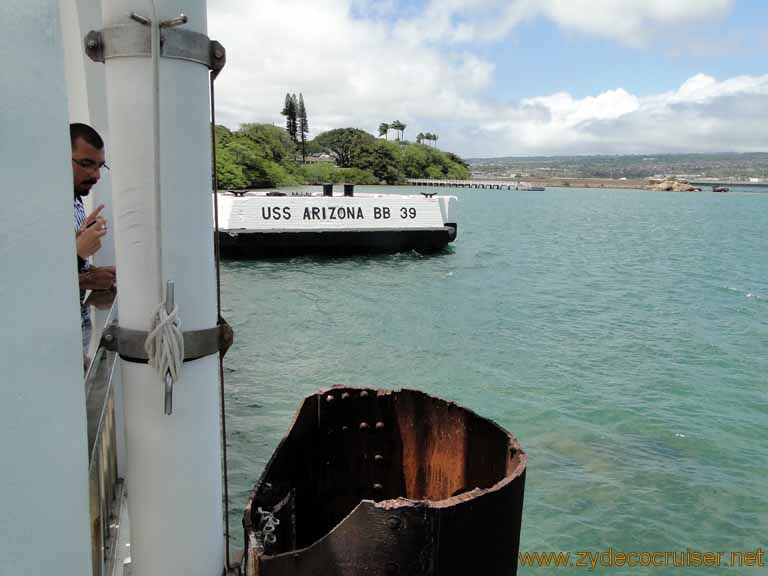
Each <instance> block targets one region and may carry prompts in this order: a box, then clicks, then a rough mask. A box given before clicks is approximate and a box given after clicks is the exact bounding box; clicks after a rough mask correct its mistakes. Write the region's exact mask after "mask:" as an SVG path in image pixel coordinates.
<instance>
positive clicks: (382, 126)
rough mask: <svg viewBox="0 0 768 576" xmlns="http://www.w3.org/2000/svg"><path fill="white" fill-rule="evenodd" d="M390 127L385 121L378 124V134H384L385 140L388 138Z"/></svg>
mask: <svg viewBox="0 0 768 576" xmlns="http://www.w3.org/2000/svg"><path fill="white" fill-rule="evenodd" d="M390 128H391V126H390V125H389V124H387V123H386V122H382V123H381V124H379V136H384V139H385V140H389V138H388V136H389V129H390Z"/></svg>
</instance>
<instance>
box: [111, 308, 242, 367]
mask: <svg viewBox="0 0 768 576" xmlns="http://www.w3.org/2000/svg"><path fill="white" fill-rule="evenodd" d="M147 335H148V332H146V331H144V330H131V329H130V328H123V327H122V326H119V325H118V324H117V323H114V324H110V325H109V326H108V327H107V328H105V329H104V333H103V334H102V336H101V346H103V347H104V348H105V349H106V350H110V351H112V352H117V353H118V354H119V355H120V358H122V359H123V360H126V361H128V362H136V363H138V364H146V363H147V362H149V357H148V356H147V352H146V350H144V342H146V340H147ZM183 335H184V362H189V361H191V360H198V359H200V358H204V357H206V356H210V355H211V354H217V353H218V354H221V355H222V356H224V355H225V354H226V353H227V350H229V347H230V346H231V345H232V342H233V341H234V332H233V330H232V327H231V326H230V325H229V324H228V323H227V321H226V320H224V319H223V318H220V319H219V324H218V325H217V326H214V327H213V328H205V329H203V330H190V331H188V332H184V333H183Z"/></svg>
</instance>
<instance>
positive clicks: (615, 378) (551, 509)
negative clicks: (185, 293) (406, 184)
mask: <svg viewBox="0 0 768 576" xmlns="http://www.w3.org/2000/svg"><path fill="white" fill-rule="evenodd" d="M391 190H392V191H393V192H403V189H391ZM376 191H380V190H379V189H376ZM440 192H441V193H451V194H455V195H457V196H458V197H459V205H458V208H459V218H458V225H459V235H458V239H457V241H456V242H455V243H454V244H453V245H452V246H451V247H450V248H449V250H448V251H447V252H445V253H443V254H440V255H435V256H429V257H422V256H419V255H417V254H411V253H409V254H397V255H392V256H377V257H357V258H351V259H340V258H339V259H317V258H295V259H291V260H268V261H251V262H233V261H230V262H225V263H224V264H223V271H222V284H223V303H224V309H225V311H224V314H225V316H226V317H227V318H228V319H230V321H231V322H232V324H233V326H234V328H235V333H236V340H235V344H234V346H233V348H232V349H231V350H230V352H229V354H228V356H227V359H226V365H227V370H226V372H227V373H226V378H227V384H226V386H227V402H228V405H227V413H228V427H229V457H230V483H231V502H232V507H233V512H232V515H231V517H232V521H231V522H232V526H233V528H234V531H235V533H239V531H240V528H239V522H240V514H241V510H242V506H243V504H244V502H245V500H246V497H247V491H248V489H249V488H250V487H251V486H252V484H253V483H254V482H255V481H256V480H257V478H258V476H259V474H260V473H261V470H262V468H263V466H264V465H265V463H266V461H267V459H268V458H269V456H270V454H271V453H272V451H273V449H274V447H275V446H276V444H277V442H278V441H279V439H280V438H281V437H282V435H283V434H285V432H286V431H287V430H288V428H289V426H290V423H291V420H292V417H293V414H294V411H295V410H296V408H297V406H298V404H299V402H300V400H301V399H302V398H303V397H304V396H305V395H306V394H309V393H311V392H312V391H314V390H315V389H317V388H319V387H321V386H330V385H333V384H349V385H355V386H376V387H393V388H397V387H411V388H418V389H421V390H425V391H427V392H430V393H433V394H436V395H438V396H441V397H444V398H447V399H451V400H455V401H457V402H460V403H461V404H463V405H465V406H467V407H469V408H472V409H473V410H475V411H477V412H478V413H480V414H482V415H485V416H488V417H491V418H493V419H495V420H496V421H498V422H499V423H500V424H502V425H503V426H505V427H506V428H507V429H509V430H510V431H511V432H512V433H513V434H515V435H516V436H517V437H518V439H519V440H520V441H521V443H522V445H523V447H524V448H525V450H526V451H527V453H528V475H527V481H526V494H525V505H524V516H523V529H522V542H521V548H522V549H523V550H541V551H549V550H555V551H570V552H572V553H575V552H576V551H582V550H584V551H604V550H607V549H608V548H609V547H612V548H613V549H614V550H615V551H616V550H621V551H625V552H630V551H638V552H640V551H685V550H686V548H689V547H690V548H691V549H692V550H699V551H715V552H717V551H726V552H728V553H730V552H731V551H745V552H746V551H755V550H757V548H758V547H764V548H768V483H767V482H766V478H767V477H768V442H767V441H766V439H767V438H768V194H759V193H747V192H731V193H730V194H712V193H699V194H681V193H660V192H656V193H651V192H642V191H620V190H598V189H591V190H586V189H584V190H581V189H554V188H553V189H548V190H547V191H546V192H515V191H497V190H455V191H450V192H448V191H447V190H440ZM726 556H727V555H726ZM765 560H766V561H768V558H765ZM579 570H581V571H583V572H588V569H587V568H561V569H559V570H558V569H553V568H540V569H534V568H521V570H520V573H521V574H553V573H554V574H558V573H562V574H566V573H573V572H574V571H579ZM593 573H595V574H658V573H670V574H681V573H696V574H715V573H718V574H721V573H728V574H737V573H738V574H766V573H768V568H759V567H755V568H740V569H732V568H730V569H725V568H716V567H713V568H687V569H681V568H673V567H669V568H653V567H648V568H642V567H640V566H638V567H635V568H629V567H624V568H616V567H614V568H602V567H600V566H599V565H598V566H597V568H596V569H595V570H594V572H593Z"/></svg>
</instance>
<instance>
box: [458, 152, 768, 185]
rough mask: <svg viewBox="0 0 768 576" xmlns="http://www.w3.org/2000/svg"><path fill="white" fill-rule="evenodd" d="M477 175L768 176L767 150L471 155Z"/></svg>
mask: <svg viewBox="0 0 768 576" xmlns="http://www.w3.org/2000/svg"><path fill="white" fill-rule="evenodd" d="M467 162H468V164H469V165H470V169H471V171H472V174H473V175H474V176H478V177H486V176H487V177H491V176H498V177H501V176H503V177H518V178H547V177H558V178H628V179H642V178H649V177H653V176H681V177H687V178H720V179H724V180H748V179H750V178H762V179H766V180H768V152H754V153H745V154H738V153H721V154H643V155H622V156H602V155H601V156H527V157H504V158H470V159H468V160H467Z"/></svg>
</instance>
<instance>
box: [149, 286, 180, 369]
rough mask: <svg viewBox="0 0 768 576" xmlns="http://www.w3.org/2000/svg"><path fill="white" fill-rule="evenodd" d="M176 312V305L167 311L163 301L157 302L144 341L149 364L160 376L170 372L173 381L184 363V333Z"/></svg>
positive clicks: (177, 308)
mask: <svg viewBox="0 0 768 576" xmlns="http://www.w3.org/2000/svg"><path fill="white" fill-rule="evenodd" d="M166 298H167V294H166ZM178 312H179V307H178V306H174V307H173V310H171V311H170V312H168V311H167V309H166V305H165V303H163V304H158V306H157V308H155V312H154V314H153V315H152V324H151V326H152V328H151V330H150V331H149V335H148V336H147V340H146V342H145V343H144V350H146V351H147V356H148V357H149V365H150V366H152V367H153V368H155V370H157V372H158V373H159V374H160V377H161V378H165V376H166V374H170V377H171V380H172V381H173V382H174V383H176V382H178V381H179V377H180V376H181V366H182V364H183V363H184V335H183V334H182V332H181V321H180V320H179V317H178Z"/></svg>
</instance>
